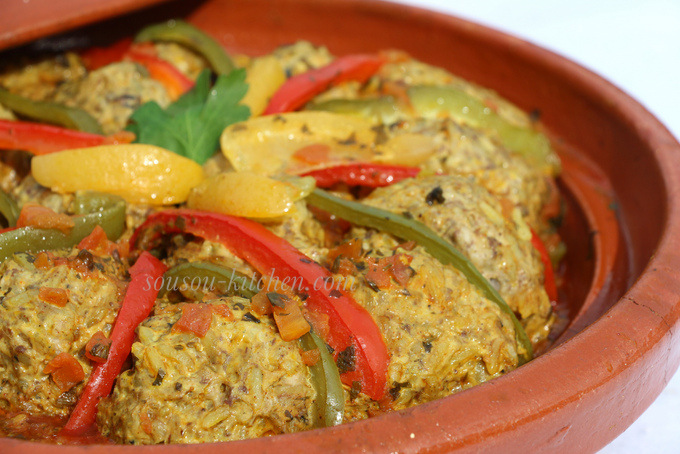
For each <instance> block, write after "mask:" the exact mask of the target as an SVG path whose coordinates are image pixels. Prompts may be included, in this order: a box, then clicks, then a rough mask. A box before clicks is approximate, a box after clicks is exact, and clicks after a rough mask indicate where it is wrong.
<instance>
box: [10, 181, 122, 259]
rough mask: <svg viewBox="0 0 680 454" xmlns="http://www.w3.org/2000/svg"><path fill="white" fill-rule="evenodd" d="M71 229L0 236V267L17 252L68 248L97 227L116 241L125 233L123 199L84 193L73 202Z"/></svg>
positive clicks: (30, 230) (26, 229)
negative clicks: (73, 223) (65, 232)
mask: <svg viewBox="0 0 680 454" xmlns="http://www.w3.org/2000/svg"><path fill="white" fill-rule="evenodd" d="M74 203H75V207H76V209H75V212H76V214H77V215H78V216H74V217H73V220H74V221H75V226H74V227H73V229H72V230H71V231H70V232H69V233H68V234H64V233H62V232H60V231H59V230H55V229H35V228H33V227H23V228H18V229H17V228H15V229H12V230H7V231H5V232H3V233H0V263H2V262H4V261H5V260H7V259H8V258H10V257H11V256H12V254H15V253H17V252H38V251H46V250H50V249H59V248H70V247H73V246H75V245H77V244H78V243H79V242H80V241H81V240H82V239H83V238H85V237H86V236H87V235H89V234H90V233H92V230H93V229H94V228H95V227H96V226H97V225H100V226H102V228H103V229H104V231H105V232H106V236H107V237H108V238H109V239H110V240H116V239H118V238H119V237H120V236H121V235H122V234H123V231H124V230H125V202H124V201H123V199H121V198H119V197H116V196H112V195H108V194H100V193H84V194H79V195H77V196H76V199H75V201H74Z"/></svg>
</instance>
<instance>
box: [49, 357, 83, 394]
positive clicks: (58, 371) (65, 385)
mask: <svg viewBox="0 0 680 454" xmlns="http://www.w3.org/2000/svg"><path fill="white" fill-rule="evenodd" d="M43 374H49V375H51V376H52V381H54V383H55V384H56V385H57V386H58V387H59V390H61V391H62V392H66V391H68V390H69V389H71V388H73V387H74V386H75V385H77V384H78V383H80V382H81V381H83V379H84V378H85V372H84V371H83V366H81V365H80V363H79V362H78V360H77V359H76V358H75V357H74V356H73V355H70V354H68V353H60V354H58V355H57V356H55V357H54V358H52V360H51V361H50V362H49V363H47V365H46V366H45V368H44V369H43Z"/></svg>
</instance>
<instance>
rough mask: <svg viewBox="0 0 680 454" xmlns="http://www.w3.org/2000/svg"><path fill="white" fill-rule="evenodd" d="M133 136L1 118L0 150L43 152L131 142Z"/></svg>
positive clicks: (38, 153) (125, 133)
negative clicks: (93, 132)
mask: <svg viewBox="0 0 680 454" xmlns="http://www.w3.org/2000/svg"><path fill="white" fill-rule="evenodd" d="M132 140H134V135H133V134H131V133H129V132H127V131H125V132H123V133H121V134H114V135H112V136H100V135H99V134H91V133H89V132H80V131H74V130H73V129H66V128H60V127H58V126H51V125H45V124H42V123H31V122H26V121H9V120H0V150H24V151H28V152H29V153H33V154H35V155H42V154H48V153H54V152H55V151H63V150H70V149H73V148H85V147H96V146H97V145H105V144H116V143H130V142H132Z"/></svg>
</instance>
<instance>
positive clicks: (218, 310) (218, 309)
mask: <svg viewBox="0 0 680 454" xmlns="http://www.w3.org/2000/svg"><path fill="white" fill-rule="evenodd" d="M210 309H212V313H213V314H215V315H219V316H220V317H224V318H226V319H227V320H234V313H233V312H232V311H231V309H230V308H229V306H227V305H226V304H211V305H210Z"/></svg>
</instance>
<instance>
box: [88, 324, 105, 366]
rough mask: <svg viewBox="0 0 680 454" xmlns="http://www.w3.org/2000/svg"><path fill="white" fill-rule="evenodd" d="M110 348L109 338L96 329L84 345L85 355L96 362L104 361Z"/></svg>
mask: <svg viewBox="0 0 680 454" xmlns="http://www.w3.org/2000/svg"><path fill="white" fill-rule="evenodd" d="M110 349H111V339H109V338H108V337H106V336H105V335H104V333H103V332H101V331H97V332H96V333H94V335H93V336H92V338H91V339H90V340H89V341H88V342H87V345H86V346H85V356H86V357H87V358H88V359H90V360H92V361H94V362H96V363H105V362H106V359H107V358H108V357H109V350H110Z"/></svg>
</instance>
